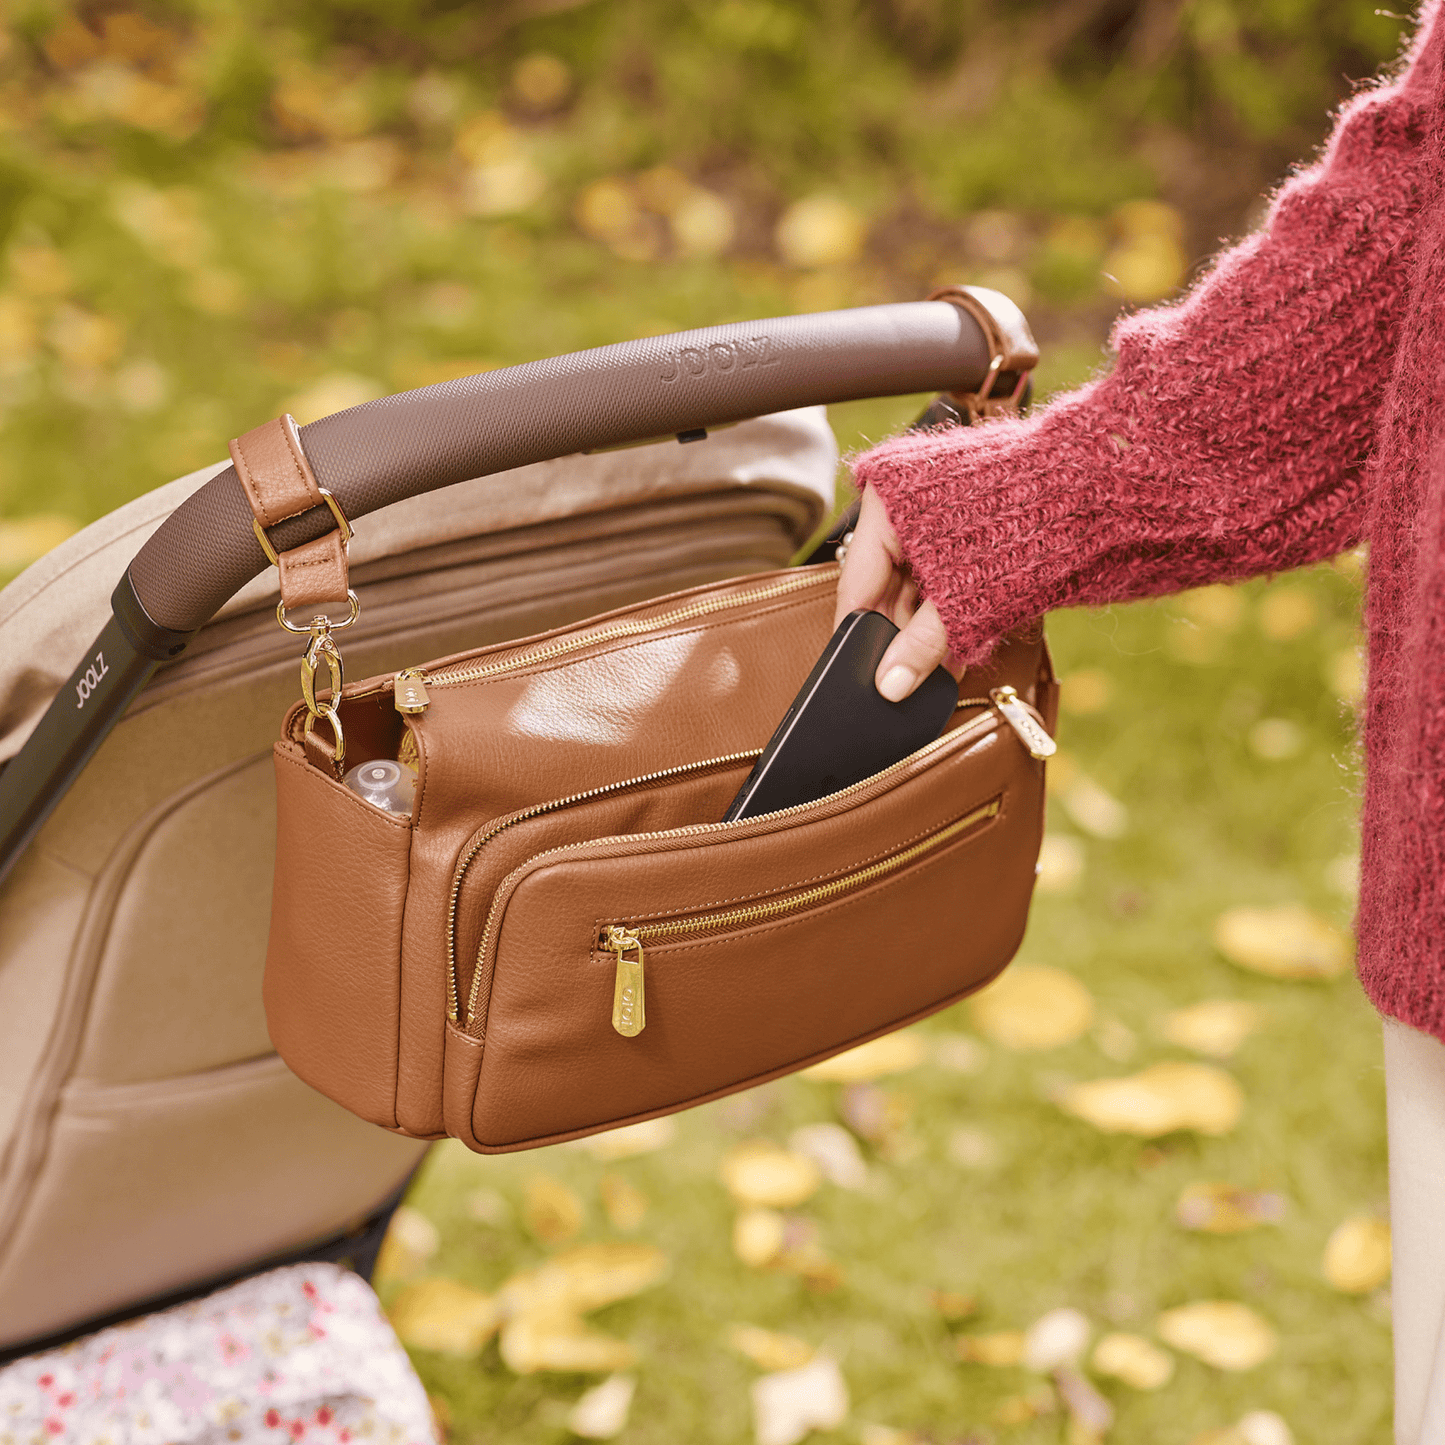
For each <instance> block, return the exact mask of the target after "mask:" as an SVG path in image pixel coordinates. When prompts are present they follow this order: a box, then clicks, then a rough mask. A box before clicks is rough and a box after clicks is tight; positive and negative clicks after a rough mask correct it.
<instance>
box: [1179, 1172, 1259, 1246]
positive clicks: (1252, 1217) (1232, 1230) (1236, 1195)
mask: <svg viewBox="0 0 1445 1445" xmlns="http://www.w3.org/2000/svg"><path fill="white" fill-rule="evenodd" d="M1174 1217H1175V1219H1177V1220H1178V1221H1179V1223H1180V1224H1181V1225H1183V1226H1184V1228H1185V1229H1197V1230H1199V1231H1200V1232H1201V1233H1204V1234H1243V1233H1244V1232H1245V1231H1246V1230H1249V1229H1258V1228H1259V1226H1260V1225H1261V1224H1278V1223H1279V1222H1280V1220H1281V1219H1283V1218H1284V1196H1283V1195H1280V1194H1270V1193H1264V1192H1260V1191H1251V1190H1247V1189H1236V1188H1235V1187H1234V1185H1232V1184H1219V1183H1213V1182H1209V1181H1205V1180H1200V1181H1198V1182H1196V1183H1194V1184H1186V1185H1185V1186H1184V1189H1183V1190H1182V1192H1181V1193H1180V1195H1179V1202H1178V1203H1177V1204H1176V1205H1175V1206H1174Z"/></svg>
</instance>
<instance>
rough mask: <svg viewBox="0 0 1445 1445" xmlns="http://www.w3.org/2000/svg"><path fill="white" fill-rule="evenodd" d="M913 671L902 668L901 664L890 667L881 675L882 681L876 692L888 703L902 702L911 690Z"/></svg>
mask: <svg viewBox="0 0 1445 1445" xmlns="http://www.w3.org/2000/svg"><path fill="white" fill-rule="evenodd" d="M913 683H914V677H913V670H912V668H908V667H904V666H903V665H902V664H901V663H898V664H895V665H894V666H893V667H890V668H889V669H888V671H887V672H885V673H884V674H883V681H882V682H880V683H879V684H878V691H879V692H881V693H882V694H883V696H884V697H886V698H887V699H888V701H889V702H902V701H903V699H904V698H905V697H907V696H908V694H909V693H910V692H911V691H912V690H913Z"/></svg>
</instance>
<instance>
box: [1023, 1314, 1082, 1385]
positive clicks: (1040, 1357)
mask: <svg viewBox="0 0 1445 1445" xmlns="http://www.w3.org/2000/svg"><path fill="white" fill-rule="evenodd" d="M1092 1333H1093V1326H1092V1325H1091V1324H1090V1323H1089V1319H1088V1316H1087V1315H1085V1314H1083V1313H1082V1312H1081V1311H1079V1310H1076V1309H1071V1308H1069V1307H1068V1306H1065V1307H1064V1308H1062V1309H1056V1310H1050V1311H1049V1312H1048V1313H1047V1314H1046V1315H1041V1316H1040V1317H1039V1318H1038V1319H1036V1320H1035V1321H1034V1322H1033V1324H1031V1325H1030V1326H1029V1327H1028V1329H1027V1330H1026V1331H1025V1332H1024V1353H1023V1363H1024V1365H1025V1366H1026V1367H1027V1368H1028V1369H1030V1370H1035V1371H1037V1372H1038V1373H1039V1374H1041V1375H1046V1374H1048V1373H1049V1372H1050V1371H1051V1370H1057V1369H1059V1368H1060V1367H1062V1366H1064V1365H1073V1364H1077V1363H1078V1360H1079V1357H1080V1356H1081V1355H1082V1354H1083V1353H1084V1351H1085V1349H1086V1348H1087V1347H1088V1344H1089V1336H1090V1335H1091V1334H1092Z"/></svg>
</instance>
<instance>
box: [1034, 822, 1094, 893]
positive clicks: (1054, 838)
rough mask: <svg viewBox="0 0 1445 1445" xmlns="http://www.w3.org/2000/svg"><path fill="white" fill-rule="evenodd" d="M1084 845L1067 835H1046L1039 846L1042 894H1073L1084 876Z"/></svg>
mask: <svg viewBox="0 0 1445 1445" xmlns="http://www.w3.org/2000/svg"><path fill="white" fill-rule="evenodd" d="M1084 861H1085V860H1084V845H1083V844H1082V843H1080V842H1079V840H1078V839H1077V838H1071V837H1069V836H1068V834H1067V833H1045V834H1044V841H1043V842H1042V843H1041V844H1040V845H1039V866H1038V880H1037V881H1036V882H1035V884H1034V887H1035V888H1037V889H1038V890H1039V892H1040V893H1071V892H1073V890H1074V889H1075V888H1076V887H1077V886H1078V882H1079V880H1080V879H1081V878H1082V877H1083V876H1084Z"/></svg>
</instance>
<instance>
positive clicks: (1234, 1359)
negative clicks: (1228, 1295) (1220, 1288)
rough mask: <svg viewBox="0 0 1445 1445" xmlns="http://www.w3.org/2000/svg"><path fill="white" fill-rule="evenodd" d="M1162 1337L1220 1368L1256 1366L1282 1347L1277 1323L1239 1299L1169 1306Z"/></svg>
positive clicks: (1161, 1318)
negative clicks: (1265, 1318) (1277, 1331)
mask: <svg viewBox="0 0 1445 1445" xmlns="http://www.w3.org/2000/svg"><path fill="white" fill-rule="evenodd" d="M1155 1327H1156V1328H1157V1329H1158V1331H1159V1338H1160V1339H1162V1340H1163V1341H1164V1343H1165V1344H1167V1345H1173V1346H1174V1348H1175V1349H1176V1350H1181V1351H1183V1353H1184V1354H1186V1355H1193V1356H1194V1357H1195V1358H1196V1359H1198V1360H1203V1361H1204V1363H1205V1364H1206V1365H1213V1366H1214V1368H1215V1369H1216V1370H1252V1369H1253V1368H1254V1367H1255V1366H1256V1365H1259V1364H1263V1363H1264V1361H1265V1360H1267V1359H1269V1357H1270V1356H1271V1355H1273V1354H1274V1352H1275V1351H1276V1350H1277V1349H1278V1348H1279V1336H1278V1335H1277V1334H1276V1333H1275V1331H1274V1328H1273V1326H1271V1325H1270V1324H1269V1323H1267V1322H1266V1321H1265V1320H1264V1319H1262V1318H1261V1317H1260V1316H1259V1315H1258V1314H1256V1313H1255V1312H1254V1311H1253V1310H1252V1309H1250V1307H1249V1306H1248V1305H1244V1304H1240V1303H1238V1301H1236V1300H1198V1301H1196V1302H1195V1303H1193V1304H1187V1305H1180V1306H1179V1307H1178V1308H1177V1309H1172V1310H1165V1311H1164V1313H1163V1314H1161V1315H1160V1316H1159V1319H1158V1321H1157V1323H1156V1326H1155Z"/></svg>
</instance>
